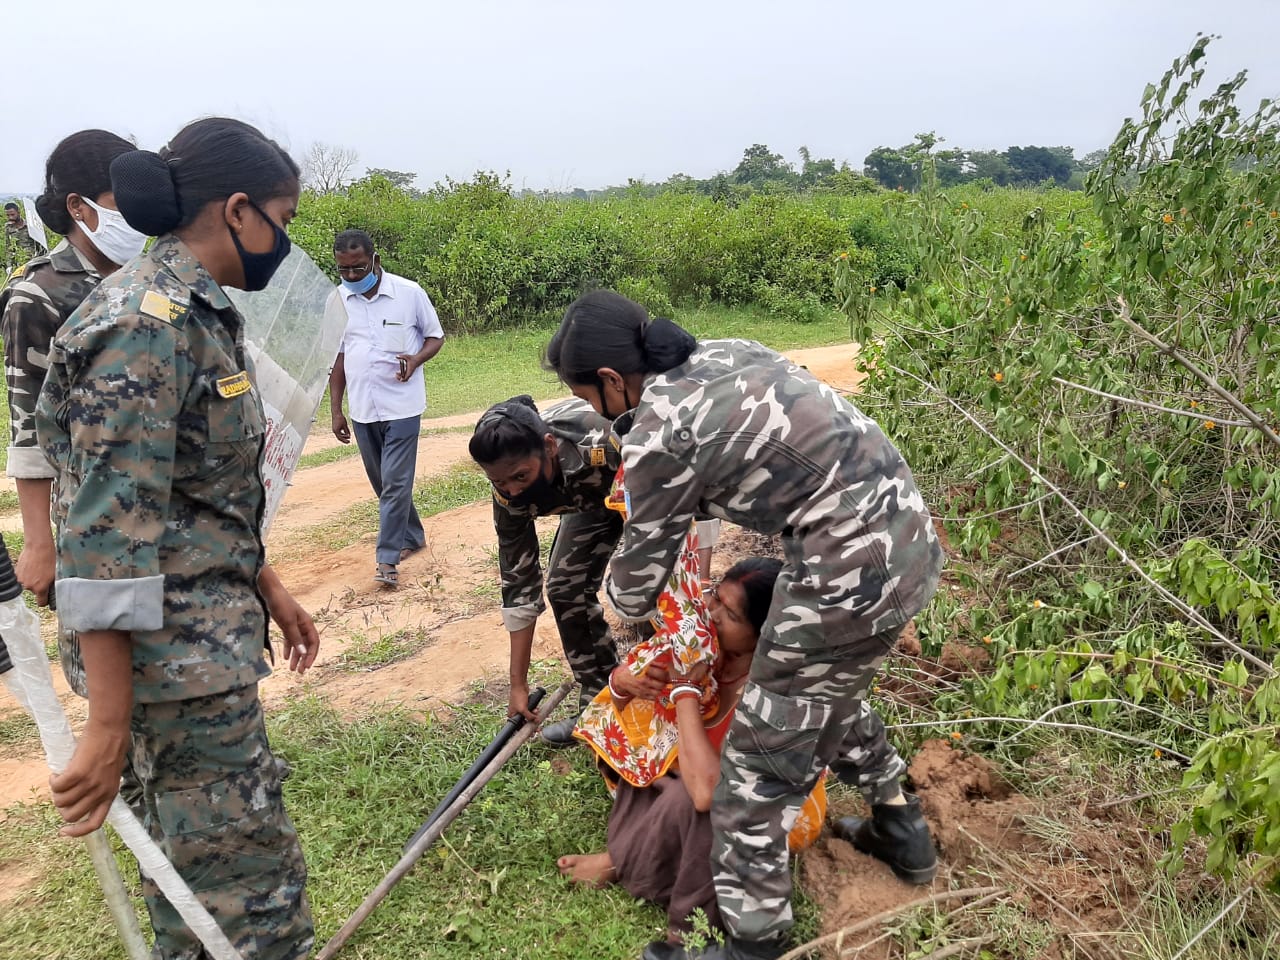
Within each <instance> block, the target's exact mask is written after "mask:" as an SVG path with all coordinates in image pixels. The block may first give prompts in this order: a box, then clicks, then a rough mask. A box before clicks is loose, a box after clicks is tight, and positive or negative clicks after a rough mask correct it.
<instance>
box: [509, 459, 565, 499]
mask: <svg viewBox="0 0 1280 960" xmlns="http://www.w3.org/2000/svg"><path fill="white" fill-rule="evenodd" d="M554 489H555V481H554V480H552V479H551V478H549V477H548V476H547V458H546V456H545V454H544V455H543V457H542V459H541V460H539V461H538V475H537V476H536V477H534V478H533V481H532V482H531V483H530V484H529V485H528V486H527V487H525V488H524V489H523V490H521V491H520V492H519V493H518V494H516V495H515V496H514V497H507V503H509V504H511V505H512V506H513V507H529V506H533V505H534V504H535V503H537V502H538V501H539V500H541V499H543V498H544V497H546V496H547V495H548V494H549V493H551V491H552V490H554Z"/></svg>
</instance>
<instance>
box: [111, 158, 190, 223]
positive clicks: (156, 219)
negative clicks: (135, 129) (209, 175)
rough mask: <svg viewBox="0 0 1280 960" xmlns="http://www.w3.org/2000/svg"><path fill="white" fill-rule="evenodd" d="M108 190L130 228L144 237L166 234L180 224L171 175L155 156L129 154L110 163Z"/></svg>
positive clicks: (161, 160)
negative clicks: (110, 190) (113, 195)
mask: <svg viewBox="0 0 1280 960" xmlns="http://www.w3.org/2000/svg"><path fill="white" fill-rule="evenodd" d="M111 189H112V192H113V193H114V194H115V198H116V206H117V207H118V208H119V209H120V213H121V215H123V216H124V218H125V220H126V221H127V222H128V224H129V226H131V227H133V229H135V230H140V231H141V232H142V233H145V234H146V235H147V236H150V237H158V236H160V235H161V234H164V233H168V232H169V231H170V230H172V229H174V228H175V227H176V226H177V225H178V224H179V223H180V222H181V221H182V208H181V205H180V204H179V203H178V190H177V187H176V186H175V185H174V182H173V174H172V173H171V171H170V170H169V164H168V163H167V162H165V160H164V159H163V158H162V157H161V156H160V155H159V154H157V153H152V152H151V151H150V150H131V151H129V152H128V153H122V154H120V156H118V157H116V158H115V159H114V160H112V161H111Z"/></svg>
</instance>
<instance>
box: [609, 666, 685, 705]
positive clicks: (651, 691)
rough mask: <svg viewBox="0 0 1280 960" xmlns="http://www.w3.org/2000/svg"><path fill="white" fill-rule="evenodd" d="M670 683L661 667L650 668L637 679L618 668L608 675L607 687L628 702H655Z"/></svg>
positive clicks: (628, 671)
mask: <svg viewBox="0 0 1280 960" xmlns="http://www.w3.org/2000/svg"><path fill="white" fill-rule="evenodd" d="M670 682H671V678H670V677H669V676H668V675H667V671H666V670H664V669H662V668H661V667H650V668H649V669H648V671H647V672H646V673H644V674H643V675H642V676H639V677H637V676H636V675H635V674H634V673H632V672H631V671H630V670H628V669H627V668H626V667H623V666H618V667H614V668H613V673H611V674H610V675H609V686H610V688H611V689H612V690H613V692H614V693H615V694H616V695H619V696H621V697H622V698H623V699H628V700H629V699H633V698H638V699H640V700H657V699H658V698H659V697H660V696H662V691H663V690H665V689H666V687H667V684H668V683H670Z"/></svg>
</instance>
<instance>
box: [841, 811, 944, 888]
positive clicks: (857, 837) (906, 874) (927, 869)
mask: <svg viewBox="0 0 1280 960" xmlns="http://www.w3.org/2000/svg"><path fill="white" fill-rule="evenodd" d="M905 796H906V798H907V802H906V803H905V804H901V805H894V804H889V803H878V804H876V805H874V806H873V807H872V808H871V816H870V817H841V818H840V819H839V820H837V821H836V824H835V828H834V830H835V835H836V836H837V837H839V838H840V839H842V840H848V841H849V842H850V843H851V844H853V846H854V847H855V848H856V849H858V850H861V851H862V852H863V853H868V854H870V855H871V856H873V857H875V858H876V859H877V860H883V861H884V862H885V863H887V864H888V865H889V867H890V869H892V870H893V872H894V873H895V874H897V875H898V879H900V880H905V881H906V882H907V883H929V882H930V881H932V880H933V878H934V875H935V874H937V872H938V854H937V851H935V850H934V849H933V838H932V837H931V836H929V826H928V824H926V823H925V822H924V814H923V813H921V812H920V798H919V797H917V796H915V794H911V793H908V794H905Z"/></svg>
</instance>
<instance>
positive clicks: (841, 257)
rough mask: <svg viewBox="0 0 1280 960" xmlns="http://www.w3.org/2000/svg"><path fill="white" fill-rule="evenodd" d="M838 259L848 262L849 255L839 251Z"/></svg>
mask: <svg viewBox="0 0 1280 960" xmlns="http://www.w3.org/2000/svg"><path fill="white" fill-rule="evenodd" d="M840 259H841V260H848V259H849V254H848V253H847V252H846V251H844V250H841V251H840Z"/></svg>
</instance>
